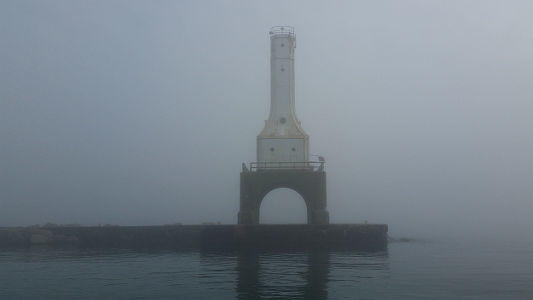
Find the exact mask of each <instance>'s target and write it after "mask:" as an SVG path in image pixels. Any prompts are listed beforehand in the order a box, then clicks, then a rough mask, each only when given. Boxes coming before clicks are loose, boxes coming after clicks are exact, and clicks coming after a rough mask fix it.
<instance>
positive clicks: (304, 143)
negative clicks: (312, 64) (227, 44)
mask: <svg viewBox="0 0 533 300" xmlns="http://www.w3.org/2000/svg"><path fill="white" fill-rule="evenodd" d="M269 35H270V114H269V117H268V120H266V121H265V127H264V129H263V130H262V131H261V133H259V135H258V136H257V163H258V167H268V166H269V165H271V164H272V163H279V164H281V165H285V166H287V167H289V166H290V167H295V166H298V165H300V166H306V165H307V164H304V162H307V161H309V136H308V135H307V134H306V133H305V131H304V130H303V129H302V126H301V123H300V121H299V120H298V118H297V117H296V113H295V101H294V49H295V48H296V36H295V34H294V28H293V27H290V26H276V27H272V28H271V29H270V32H269Z"/></svg>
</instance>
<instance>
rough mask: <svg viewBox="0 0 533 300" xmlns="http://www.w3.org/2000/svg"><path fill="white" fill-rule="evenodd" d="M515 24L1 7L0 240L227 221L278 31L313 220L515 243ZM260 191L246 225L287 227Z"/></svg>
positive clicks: (521, 39) (256, 8) (521, 198)
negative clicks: (252, 219) (50, 231)
mask: <svg viewBox="0 0 533 300" xmlns="http://www.w3.org/2000/svg"><path fill="white" fill-rule="evenodd" d="M532 10H533V3H532V2H531V1H485V0H483V1H481V0H480V1H422V0H420V1H366V2H355V1H344V2H340V1H339V2H336V1H322V2H308V1H151V2H149V1H21V0H13V1H11V0H7V1H6V0H4V1H1V2H0V145H1V146H0V226H15V225H30V224H38V223H39V224H43V223H46V222H53V223H59V224H65V223H78V224H83V225H96V224H120V225H151V224H170V223H176V222H181V223H183V224H198V223H202V222H221V223H226V224H229V223H236V221H237V212H238V209H239V172H240V170H241V163H242V162H249V161H254V160H255V154H256V150H255V147H256V136H257V134H259V132H260V130H261V129H262V127H263V126H264V120H265V119H266V118H267V117H268V112H269V101H270V99H269V97H270V95H269V93H270V82H269V80H270V73H269V72H270V64H269V59H270V58H269V55H270V49H269V42H270V41H269V37H268V30H269V28H270V27H271V26H275V25H292V26H294V27H295V32H296V38H297V48H296V53H295V70H296V71H295V72H296V113H297V115H298V117H299V119H300V120H301V122H302V126H303V128H304V129H305V130H306V132H307V133H308V134H309V135H310V149H311V153H312V154H319V155H323V156H324V157H325V159H326V171H327V174H328V211H329V212H330V218H331V221H332V222H335V223H350V222H357V223H359V222H364V221H365V220H368V222H370V223H387V224H389V231H390V234H391V235H396V236H426V237H428V236H434V235H497V236H502V235H523V234H527V233H528V232H529V229H530V228H532V226H533V218H531V215H532V214H533V202H532V201H533V197H532V196H533V184H532V183H533V135H532V131H533V118H532V113H533V101H532V100H533V86H532V82H533V81H532V80H533V56H532V55H531V54H532V53H533V21H532V19H531V11H532ZM272 193H273V194H272V195H268V197H270V198H269V199H267V200H269V201H270V199H271V198H272V200H271V201H277V202H276V205H275V206H272V207H275V209H272V207H271V208H269V209H268V212H267V211H265V215H264V216H263V217H262V220H265V219H266V220H267V221H268V220H271V221H279V222H292V221H294V220H295V219H294V216H302V215H305V212H303V214H302V210H305V206H302V205H301V203H298V201H303V200H301V198H299V196H298V195H297V194H296V193H295V192H292V191H290V190H282V191H274V192H272ZM273 198H276V199H273ZM285 198H287V199H288V200H290V201H288V202H289V203H287V206H284V203H283V202H284V200H283V199H285ZM280 199H281V200H280ZM264 205H267V204H264ZM294 209H297V210H298V211H297V212H295V211H294ZM265 210H267V208H266V206H265ZM276 210H277V211H276ZM269 218H270V219H269Z"/></svg>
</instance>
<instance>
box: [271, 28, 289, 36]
mask: <svg viewBox="0 0 533 300" xmlns="http://www.w3.org/2000/svg"><path fill="white" fill-rule="evenodd" d="M268 33H269V34H270V35H274V34H288V35H292V36H294V27H292V26H274V27H271V28H270V31H269V32H268Z"/></svg>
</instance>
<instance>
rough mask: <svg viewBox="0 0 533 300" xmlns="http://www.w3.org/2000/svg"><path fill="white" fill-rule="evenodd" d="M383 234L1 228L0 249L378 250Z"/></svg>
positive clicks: (301, 228) (338, 229) (367, 228)
mask: <svg viewBox="0 0 533 300" xmlns="http://www.w3.org/2000/svg"><path fill="white" fill-rule="evenodd" d="M387 231H388V226H387V225H385V224H329V225H287V224H280V225H163V226H57V227H4V228H0V248H24V247H34V246H48V247H79V248H128V249H176V250H178V249H205V250H211V249H212V250H217V249H240V248H265V249H306V248H331V249H360V250H381V249H386V247H387Z"/></svg>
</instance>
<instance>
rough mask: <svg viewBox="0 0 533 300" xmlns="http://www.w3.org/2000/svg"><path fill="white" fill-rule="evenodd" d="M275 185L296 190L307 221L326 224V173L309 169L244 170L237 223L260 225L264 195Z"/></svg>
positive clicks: (327, 222)
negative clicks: (300, 197)
mask: <svg viewBox="0 0 533 300" xmlns="http://www.w3.org/2000/svg"><path fill="white" fill-rule="evenodd" d="M277 188H289V189H292V190H294V191H296V192H297V193H298V194H300V196H302V198H303V199H304V200H305V204H306V206H307V223H308V224H314V225H318V224H329V213H328V211H327V210H326V206H327V194H326V172H324V171H313V170H308V169H277V170H258V171H256V172H250V171H243V172H242V173H241V199H240V211H239V216H238V223H239V224H259V210H260V208H261V202H262V201H263V198H264V197H265V196H266V195H267V194H268V193H269V192H270V191H272V190H275V189H277Z"/></svg>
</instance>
